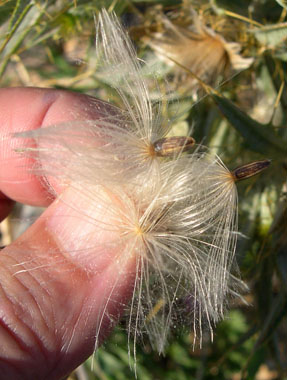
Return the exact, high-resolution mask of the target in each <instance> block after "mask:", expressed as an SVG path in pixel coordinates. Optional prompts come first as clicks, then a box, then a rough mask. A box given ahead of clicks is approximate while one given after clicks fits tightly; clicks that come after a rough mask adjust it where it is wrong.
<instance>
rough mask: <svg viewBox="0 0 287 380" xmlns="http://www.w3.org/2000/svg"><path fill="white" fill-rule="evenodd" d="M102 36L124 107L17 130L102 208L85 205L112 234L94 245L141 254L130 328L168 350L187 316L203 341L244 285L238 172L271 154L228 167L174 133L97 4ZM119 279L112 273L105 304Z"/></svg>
mask: <svg viewBox="0 0 287 380" xmlns="http://www.w3.org/2000/svg"><path fill="white" fill-rule="evenodd" d="M96 41H97V43H96V48H97V55H98V56H97V59H98V62H99V70H104V71H105V73H106V75H111V76H113V78H115V79H114V81H113V87H114V88H115V89H116V91H117V92H118V94H119V95H120V97H121V100H122V103H123V107H122V109H118V108H116V107H113V106H110V105H106V113H102V114H101V117H100V118H99V120H97V121H75V122H68V123H66V124H62V125H55V126H51V127H48V128H42V129H39V130H34V131H30V132H25V133H19V134H18V135H17V137H19V138H33V139H34V141H35V142H36V148H35V147H30V148H24V149H23V151H24V154H31V155H32V156H33V157H34V158H35V159H36V162H37V165H36V167H35V173H37V174H38V175H41V176H45V177H46V178H50V177H53V176H54V177H57V179H58V180H59V181H60V182H61V183H62V185H64V186H71V187H72V188H73V189H75V190H76V191H77V192H78V194H79V197H80V198H81V197H84V198H85V199H88V200H89V203H90V204H91V210H94V209H95V208H97V207H100V208H101V212H100V213H99V212H97V213H95V214H96V215H101V216H103V217H94V216H93V212H92V211H91V210H82V209H79V210H78V211H79V214H81V215H82V216H83V217H86V220H87V223H92V224H93V225H94V226H95V228H96V229H97V230H102V231H105V232H109V233H110V234H111V237H112V238H111V241H110V243H108V244H107V243H106V244H103V245H102V246H100V247H98V248H100V249H97V252H102V254H104V252H105V250H106V248H107V246H109V247H114V248H117V247H119V246H120V247H123V249H121V250H119V251H120V253H119V254H118V255H117V257H116V258H115V259H116V260H118V261H119V262H123V263H124V262H125V261H126V260H128V258H129V257H130V256H131V255H133V256H134V258H135V266H136V270H135V272H136V276H135V281H134V287H133V294H132V300H131V303H130V305H129V306H127V318H128V333H129V336H131V335H134V336H135V337H136V336H137V335H138V334H140V333H147V334H148V336H149V339H150V342H151V344H152V346H153V347H154V348H155V349H156V350H158V351H159V352H163V351H164V349H165V346H166V343H167V339H168V336H169V332H170V329H171V327H173V326H174V325H176V324H177V322H180V323H181V322H182V321H184V322H185V323H186V324H187V325H188V326H189V327H190V328H191V329H192V331H193V333H194V343H195V342H196V339H197V338H198V340H199V341H200V343H201V340H202V332H203V330H204V329H205V328H206V329H207V330H208V331H209V332H210V335H211V337H212V331H213V327H214V324H215V323H216V322H218V321H219V320H220V319H222V318H223V315H224V311H225V309H226V307H227V303H228V302H227V301H228V297H229V296H231V297H234V296H240V292H241V291H242V289H244V285H243V283H242V282H241V281H240V279H239V278H238V273H237V268H236V263H235V262H234V254H235V248H236V239H237V191H236V186H235V182H236V181H237V180H241V179H244V178H248V177H249V176H251V175H254V174H257V173H258V172H260V171H261V170H263V169H264V168H265V167H267V166H268V165H269V161H267V160H264V161H259V162H255V163H251V164H248V165H245V166H243V167H240V168H237V169H235V170H233V171H231V172H230V171H229V170H228V169H227V168H226V166H225V165H224V164H223V162H222V161H221V160H220V158H219V157H218V156H216V155H213V154H211V153H210V152H209V150H208V149H207V148H204V147H202V146H195V147H193V145H194V140H193V138H192V137H185V136H176V137H169V136H168V131H169V128H170V125H169V122H168V120H166V119H165V118H164V117H163V115H162V112H161V110H160V104H159V103H157V104H156V106H154V105H153V103H152V101H151V96H150V92H149V87H148V83H147V81H146V80H145V79H144V78H143V77H142V76H141V74H140V66H141V65H142V62H140V61H139V60H138V59H137V57H136V53H135V50H134V48H133V46H132V44H131V42H130V40H129V38H128V36H127V34H126V32H125V31H124V30H123V29H122V27H121V25H120V23H119V21H118V19H117V18H116V16H115V15H114V14H113V13H112V14H109V13H108V12H107V11H106V10H103V11H101V12H100V14H99V16H98V21H97V35H96ZM96 105H97V102H96V101H95V106H96ZM192 147H193V151H192V152H190V149H191V148H192ZM187 151H188V152H187ZM51 191H53V192H56V193H57V190H55V189H53V188H51ZM98 205H100V206H98ZM71 207H73V208H75V209H77V207H79V206H78V205H77V203H76V202H75V203H74V204H73V205H71ZM99 244H100V243H99ZM77 254H81V251H79V252H78V253H77ZM98 254H99V253H98ZM118 275H119V276H121V275H122V274H121V273H119V274H118ZM116 284H117V279H116V278H115V279H114V283H113V284H111V285H110V289H111V290H110V294H109V296H108V297H107V299H106V303H105V305H101V307H102V310H103V313H105V310H106V309H107V308H106V306H107V304H108V303H109V302H112V301H113V292H115V291H116ZM100 328H101V322H100V323H99V330H100ZM97 334H99V331H98V332H97ZM97 342H98V341H97ZM134 342H136V339H135V340H134ZM134 352H135V343H134Z"/></svg>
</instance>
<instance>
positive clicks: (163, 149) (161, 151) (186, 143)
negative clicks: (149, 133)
mask: <svg viewBox="0 0 287 380" xmlns="http://www.w3.org/2000/svg"><path fill="white" fill-rule="evenodd" d="M194 144H195V140H194V139H193V138H192V137H187V136H173V137H165V138H163V139H160V140H157V141H156V142H155V143H154V144H153V147H154V151H155V154H156V155H157V156H159V157H169V156H172V155H174V154H177V153H180V152H185V151H187V150H189V149H190V148H191V147H192V146H193V145H194Z"/></svg>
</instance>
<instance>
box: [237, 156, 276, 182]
mask: <svg viewBox="0 0 287 380" xmlns="http://www.w3.org/2000/svg"><path fill="white" fill-rule="evenodd" d="M270 163H271V161H270V160H261V161H255V162H251V163H249V164H246V165H243V166H239V167H238V168H235V169H234V170H233V171H232V172H231V173H232V175H233V177H234V179H235V181H241V180H242V179H246V178H249V177H253V176H254V175H256V174H258V173H260V172H261V171H262V170H264V169H266V168H268V166H269V165H270Z"/></svg>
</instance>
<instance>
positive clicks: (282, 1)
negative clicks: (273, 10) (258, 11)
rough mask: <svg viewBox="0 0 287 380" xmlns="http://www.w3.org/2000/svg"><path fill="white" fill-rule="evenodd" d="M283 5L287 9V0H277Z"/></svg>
mask: <svg viewBox="0 0 287 380" xmlns="http://www.w3.org/2000/svg"><path fill="white" fill-rule="evenodd" d="M276 1H277V3H278V4H279V5H281V7H283V8H285V9H287V0H276Z"/></svg>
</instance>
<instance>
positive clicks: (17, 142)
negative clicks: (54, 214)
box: [0, 88, 111, 206]
mask: <svg viewBox="0 0 287 380" xmlns="http://www.w3.org/2000/svg"><path fill="white" fill-rule="evenodd" d="M107 108H109V109H111V107H110V106H108V105H107V104H106V103H104V102H100V101H97V100H95V99H94V98H92V97H90V96H86V95H81V94H77V93H72V92H67V91H59V90H52V89H39V88H8V89H0V136H1V137H2V138H0V191H2V192H3V193H4V194H6V196H8V197H9V198H11V199H13V200H16V201H19V202H21V203H27V204H30V205H35V206H47V205H48V204H50V203H51V202H52V200H53V198H52V196H51V194H50V193H49V192H48V191H47V189H46V186H45V184H44V182H43V181H42V180H41V178H39V177H37V176H35V175H34V174H33V165H34V161H33V160H32V159H31V158H29V157H28V156H27V155H26V156H25V155H19V153H17V152H16V150H17V148H19V147H22V146H23V141H21V139H16V138H13V133H15V132H23V131H28V130H32V129H36V128H39V127H45V126H48V125H55V124H59V123H62V122H67V121H70V120H87V119H89V120H96V119H98V118H99V117H100V116H101V115H102V114H103V112H106V110H107Z"/></svg>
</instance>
